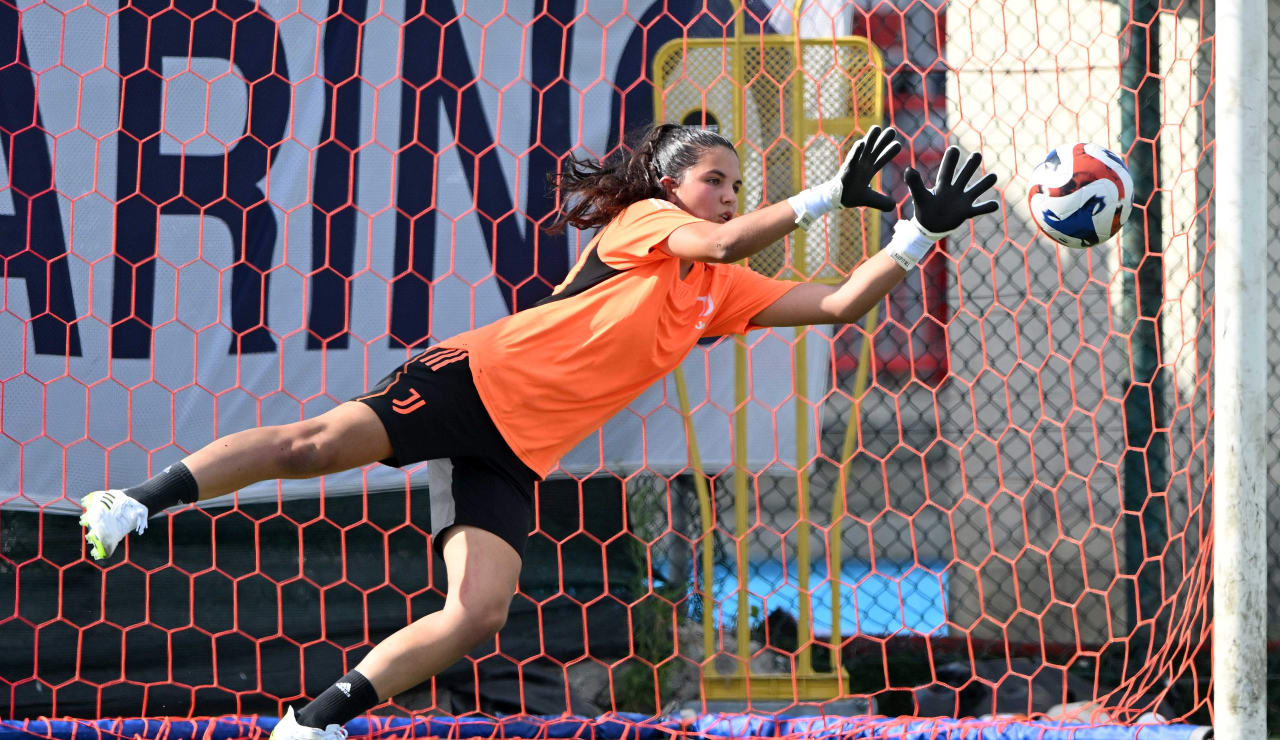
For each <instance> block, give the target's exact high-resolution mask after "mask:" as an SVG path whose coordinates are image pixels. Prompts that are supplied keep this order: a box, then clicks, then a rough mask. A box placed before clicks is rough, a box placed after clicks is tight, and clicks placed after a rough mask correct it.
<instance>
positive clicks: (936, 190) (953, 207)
mask: <svg viewBox="0 0 1280 740" xmlns="http://www.w3.org/2000/svg"><path fill="white" fill-rule="evenodd" d="M959 160H960V150H959V149H957V148H956V147H954V146H951V147H947V151H946V152H945V153H944V154H943V155H942V164H941V165H940V166H939V167H938V179H937V181H936V182H935V183H934V185H933V188H926V187H925V184H924V180H922V179H920V173H919V172H917V171H916V170H915V168H914V167H908V168H907V171H906V172H905V173H903V179H904V180H906V181H907V187H908V188H910V189H911V202H912V204H913V205H914V206H915V215H914V217H913V218H912V219H911V220H912V221H914V222H915V224H916V226H918V227H920V231H921V233H923V234H924V235H926V236H928V237H931V238H932V239H933V240H934V241H937V240H939V239H942V238H944V237H946V236H947V235H949V234H950V233H951V232H953V231H955V230H956V229H958V228H960V227H961V226H964V224H965V222H966V221H968V220H969V219H971V218H973V217H975V216H981V215H982V214H984V213H992V212H994V211H996V210H998V209H999V208H1000V204H999V203H997V202H996V201H994V200H988V201H985V202H983V203H975V202H974V201H976V200H977V199H978V198H979V197H980V196H982V194H983V193H985V192H987V191H988V190H990V189H991V186H992V185H995V184H996V175H995V173H994V172H990V173H987V176H986V177H983V178H982V179H981V180H978V181H977V182H975V183H974V184H973V187H968V185H969V180H970V179H972V178H973V176H974V174H976V173H977V172H978V167H980V166H981V165H982V155H981V154H979V153H977V152H974V153H972V154H970V155H969V158H968V159H967V160H965V163H964V167H962V168H961V169H960V174H959V175H958V176H957V175H956V163H957V162H958V161H959Z"/></svg>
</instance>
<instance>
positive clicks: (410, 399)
mask: <svg viewBox="0 0 1280 740" xmlns="http://www.w3.org/2000/svg"><path fill="white" fill-rule="evenodd" d="M391 405H392V407H394V408H395V410H396V413H397V414H412V413H413V412H415V411H417V410H418V409H420V408H422V407H423V406H426V405H427V402H426V401H424V400H422V396H419V395H418V391H417V389H416V388H414V389H410V391H409V395H408V396H406V397H404V398H393V399H391Z"/></svg>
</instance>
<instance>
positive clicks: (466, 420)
mask: <svg viewBox="0 0 1280 740" xmlns="http://www.w3.org/2000/svg"><path fill="white" fill-rule="evenodd" d="M896 136H897V133H896V132H895V131H894V130H893V129H892V128H887V129H881V128H880V127H878V126H876V127H872V128H871V129H870V130H869V131H868V132H867V134H866V135H865V136H864V137H863V138H862V139H861V140H860V141H858V142H857V143H855V144H854V146H853V148H852V150H851V151H850V152H849V155H848V156H847V157H846V159H845V160H844V162H843V164H842V165H841V167H840V169H839V171H838V172H837V173H836V176H835V177H834V178H833V179H831V180H830V181H828V182H825V183H822V184H820V185H817V186H816V187H813V188H810V189H808V190H804V191H802V192H800V193H799V194H797V195H795V196H793V197H791V198H790V199H788V200H786V201H782V202H779V203H775V204H773V205H769V206H766V207H764V208H760V209H759V210H756V211H753V212H751V213H747V214H744V215H741V216H738V215H737V210H738V191H739V189H740V188H741V186H742V182H741V177H740V165H739V161H738V155H737V153H736V152H735V150H734V148H733V145H732V144H731V143H730V142H729V141H728V140H727V139H725V138H724V137H722V136H720V135H719V134H717V133H714V132H711V131H707V130H704V129H700V128H693V127H686V126H677V125H671V124H664V125H659V126H654V127H652V128H650V129H649V130H648V131H647V132H646V133H645V135H644V136H643V138H641V139H640V141H639V142H638V143H637V145H636V146H635V147H634V148H633V149H631V150H630V151H629V152H626V153H623V154H622V155H621V156H618V157H616V158H611V159H607V160H604V161H594V160H579V159H576V158H573V157H570V158H569V159H568V160H567V161H566V163H565V169H564V170H562V171H561V172H560V173H559V175H558V176H557V180H556V189H557V191H558V196H559V201H558V202H559V203H560V213H559V216H558V218H557V220H556V221H555V223H554V224H553V228H561V229H562V228H564V226H565V225H566V224H567V225H572V226H574V227H576V228H579V229H591V228H599V231H598V233H597V234H596V235H595V238H594V239H592V241H591V242H590V243H589V244H588V246H587V248H586V249H585V250H584V251H583V252H582V255H581V257H580V258H579V259H578V261H577V263H576V264H575V265H574V267H573V269H572V270H570V272H569V275H568V276H567V277H566V278H565V280H564V282H562V283H561V284H560V285H559V286H558V287H556V289H555V290H554V291H553V292H552V294H551V295H550V296H548V297H547V298H546V299H544V300H543V301H541V302H539V303H538V304H536V305H534V306H532V307H530V308H528V309H526V310H522V311H519V312H518V313H515V314H512V315H510V316H507V317H505V318H502V319H500V320H498V321H495V322H494V323H492V324H489V325H488V326H484V327H481V328H478V329H475V330H473V331H469V332H466V333H463V334H460V335H458V336H455V337H453V338H451V339H447V340H445V341H442V342H440V343H439V344H437V345H435V346H433V347H431V348H430V349H428V350H426V351H425V352H423V353H421V354H419V355H417V356H416V357H414V358H412V359H410V360H409V361H408V362H406V363H404V364H403V365H401V366H400V367H398V368H396V369H395V370H393V371H392V372H391V373H390V374H388V375H387V376H386V377H385V378H383V379H382V381H381V382H380V383H378V385H377V386H376V387H374V388H373V389H372V390H370V391H369V392H368V393H366V394H365V395H361V396H358V397H356V398H354V399H352V400H351V401H348V402H346V403H342V404H339V405H338V406H337V407H335V408H334V409H332V410H330V411H328V412H326V413H323V414H320V415H319V416H316V417H315V418H311V419H306V420H303V421H299V422H295V423H292V424H285V425H281V426H269V427H261V428H257V429H248V430H245V431H241V432H236V433H234V434H231V435H228V436H226V437H222V438H220V439H217V440H215V441H214V442H212V443H210V444H209V445H207V446H205V447H204V448H202V449H200V450H197V451H196V452H194V453H192V454H191V455H188V456H187V457H185V458H183V459H182V461H180V462H177V463H174V464H173V465H171V466H169V467H168V468H166V469H165V470H164V471H163V472H161V473H160V474H159V475H157V476H155V477H153V478H151V479H150V480H147V481H145V482H143V483H141V484H140V485H137V486H134V487H132V488H126V489H123V490H108V491H94V492H92V493H90V494H88V495H87V496H85V497H84V498H83V499H82V501H81V504H82V505H83V507H84V509H85V512H84V514H83V516H82V517H81V520H80V521H81V524H82V525H83V526H85V527H87V530H88V531H87V532H86V534H85V537H86V539H87V540H88V542H89V544H90V545H91V548H92V555H93V557H94V558H97V559H103V558H107V557H110V556H111V554H112V553H113V552H114V551H115V550H116V548H117V546H118V545H119V544H120V542H121V541H122V540H123V539H124V537H125V536H126V535H127V534H128V533H129V532H131V531H132V532H136V533H138V534H141V533H142V532H143V530H144V529H145V528H146V526H147V519H148V517H150V516H154V515H155V514H157V513H159V512H161V511H164V510H165V509H167V508H169V507H171V506H175V505H178V504H182V503H191V502H194V501H196V500H199V499H208V498H213V497H215V496H221V495H224V494H227V493H231V492H233V491H236V490H238V489H240V488H243V487H245V486H248V485H250V484H252V483H256V482H258V481H263V480H271V479H279V478H308V477H313V476H321V475H327V474H329V473H334V472H338V471H341V470H346V469H349V468H355V467H359V466H362V465H368V464H370V463H374V462H382V463H384V464H386V465H392V466H402V465H408V464H411V463H417V462H421V461H424V460H429V461H430V464H429V465H428V483H429V495H430V498H431V528H432V542H433V546H434V547H435V548H436V550H437V551H438V552H439V553H440V555H441V557H443V559H444V562H445V566H446V569H447V573H448V587H447V588H448V590H447V593H446V596H445V603H444V606H443V608H442V609H441V610H440V611H437V612H435V613H432V614H428V615H427V616H425V617H422V618H421V619H419V620H417V621H415V622H413V623H411V624H409V625H407V626H406V627H404V628H402V629H401V630H399V631H398V632H396V633H394V634H392V635H391V636H390V637H388V638H387V639H385V640H383V641H382V642H381V643H379V644H378V645H376V646H375V647H374V648H373V649H372V650H371V651H370V652H369V653H368V654H367V655H366V656H365V657H364V659H363V660H361V661H360V663H359V665H357V666H356V667H355V669H354V670H352V671H351V672H349V673H347V674H346V675H345V676H343V677H341V678H340V679H338V681H336V682H335V683H334V684H333V685H332V686H331V687H329V688H328V689H326V690H325V691H323V692H322V693H321V694H320V695H319V696H317V697H316V698H315V699H314V700H312V701H311V702H310V703H308V704H307V705H306V706H303V707H302V708H301V709H300V710H299V711H298V712H297V713H296V714H295V713H294V711H293V708H292V707H290V708H289V710H288V712H287V713H286V715H285V717H284V718H283V719H282V720H281V721H280V723H279V725H278V726H277V727H276V729H275V731H274V732H273V737H275V738H276V739H277V740H294V739H295V738H297V739H303V738H306V739H308V740H336V739H337V738H340V737H343V736H344V735H345V733H344V731H343V730H342V727H341V726H342V725H343V724H344V723H346V722H347V721H348V720H350V719H352V718H353V717H355V716H357V715H359V714H362V713H364V712H366V711H368V710H369V709H371V708H372V707H374V706H375V705H377V704H379V703H381V702H383V701H386V700H387V699H389V698H390V697H392V696H394V695H396V694H398V693H400V692H403V691H405V690H407V689H409V688H412V687H413V686H416V685H417V684H419V683H422V682H423V681H425V680H426V679H428V678H430V677H431V676H434V675H435V674H437V673H439V672H440V671H442V670H443V669H445V668H447V667H448V666H449V665H451V664H452V663H454V662H455V661H457V660H459V659H460V658H462V657H463V656H464V655H466V654H467V653H468V652H469V651H470V650H471V649H472V648H473V647H475V646H476V645H478V644H480V643H482V642H484V641H486V640H488V639H490V638H491V637H492V636H493V635H494V634H496V633H497V632H498V630H499V629H500V628H501V627H502V625H503V624H504V623H505V621H506V617H507V610H508V607H509V605H510V603H511V599H512V597H513V595H514V593H515V590H516V583H517V579H518V576H519V574H520V567H521V557H522V553H523V549H524V543H525V540H526V538H527V537H528V533H529V531H530V528H531V523H532V517H533V493H534V485H535V483H536V481H537V480H539V479H540V478H541V477H542V476H544V475H546V474H547V472H548V471H550V470H551V469H552V468H553V467H554V466H555V465H556V463H557V462H558V460H559V459H560V457H561V456H562V455H563V454H565V453H566V452H568V451H569V450H570V449H571V448H572V447H573V446H574V445H576V444H577V443H578V442H579V441H580V440H582V439H583V438H584V437H586V436H587V435H589V434H591V433H592V432H593V431H595V430H596V429H598V428H599V427H600V426H601V425H603V424H604V422H605V421H607V420H608V419H609V418H610V417H611V416H613V415H614V414H615V413H617V412H618V411H620V410H622V409H623V408H624V407H626V406H627V404H628V403H630V402H631V401H632V400H633V399H635V398H636V397H637V396H639V395H640V394H641V393H642V392H643V391H644V390H645V389H646V388H648V387H649V386H650V385H652V384H653V383H654V382H655V381H657V380H659V379H660V378H662V377H663V376H665V375H666V374H667V373H669V372H670V371H671V370H673V369H674V368H675V367H676V366H677V365H678V364H679V363H680V362H681V361H682V360H683V359H684V357H685V356H686V355H687V354H688V353H689V351H690V350H692V349H693V347H694V346H695V345H696V344H697V342H698V340H699V339H701V338H702V337H705V336H720V335H725V334H737V333H744V332H747V331H749V330H751V329H754V328H757V327H767V326H803V325H808V324H832V323H850V322H853V321H856V320H857V319H858V318H860V317H861V316H862V315H863V314H864V313H866V311H867V310H868V309H870V308H871V307H872V306H873V305H875V304H877V303H878V302H879V301H880V300H882V299H883V298H884V296H885V295H886V294H887V293H888V292H889V290H890V289H892V288H893V287H894V286H895V285H897V284H898V283H899V282H901V281H902V279H903V278H904V276H906V275H907V274H908V272H909V271H910V270H911V269H912V268H913V267H914V266H915V265H916V263H917V262H918V261H919V260H921V259H922V258H923V257H924V256H925V254H926V253H927V252H928V251H929V249H930V248H931V247H932V245H933V244H934V242H936V241H937V240H939V239H941V238H943V237H944V236H946V235H947V234H949V233H951V232H953V231H955V230H957V229H959V228H961V227H963V226H965V224H966V223H967V222H968V220H969V219H971V218H973V217H974V216H977V215H979V214H984V213H991V212H993V211H995V210H997V208H998V204H997V203H996V202H995V201H987V202H983V203H977V202H976V201H977V199H978V198H979V197H980V196H981V195H982V194H983V193H985V192H986V191H987V190H988V189H990V188H991V186H992V185H993V184H994V183H995V180H996V176H995V175H994V174H988V175H986V176H985V177H983V178H981V179H979V180H978V181H977V182H976V183H974V184H973V185H972V187H970V186H969V181H970V180H971V179H972V178H973V177H974V175H975V174H976V173H977V171H978V168H979V166H980V164H981V156H980V155H979V154H976V153H974V154H971V155H969V157H968V159H967V161H966V162H965V163H964V165H963V166H962V167H960V168H959V172H958V173H957V165H958V163H959V157H960V153H959V151H958V150H957V149H956V148H954V147H952V148H949V149H948V150H947V151H946V153H945V154H944V155H943V158H942V163H941V165H940V167H939V170H938V177H937V182H936V184H935V185H934V187H933V188H932V189H928V188H926V186H925V184H924V183H923V182H922V180H921V178H920V175H919V174H918V173H917V172H916V171H915V170H914V169H910V168H908V169H907V171H906V175H905V177H906V182H907V185H908V187H909V188H910V190H911V199H912V202H913V206H914V217H913V218H912V219H910V220H902V221H899V222H898V223H897V225H896V227H895V229H894V233H893V238H892V239H891V240H890V241H889V244H888V245H887V246H886V247H885V248H884V249H882V250H881V251H880V252H879V253H877V254H875V255H874V256H872V257H871V258H870V259H867V260H866V261H865V262H863V263H862V264H861V265H860V266H859V267H858V268H857V269H855V270H854V271H853V273H852V274H851V275H850V276H849V278H848V279H847V280H846V281H845V282H844V283H843V284H840V285H827V284H819V283H795V282H791V281H781V280H773V279H770V278H766V277H763V276H761V275H758V274H756V273H755V272H753V271H751V270H750V269H748V268H746V267H741V266H738V265H734V264H732V263H734V262H737V261H739V260H742V259H743V258H746V257H750V256H751V255H753V254H755V253H757V252H759V251H760V250H762V249H764V248H765V247H767V246H769V245H770V244H773V243H774V242H776V241H778V240H779V239H781V238H782V237H784V236H786V235H787V234H788V233H790V232H791V231H792V230H794V229H795V228H797V226H806V225H808V224H810V223H812V222H813V221H814V220H816V219H818V218H821V217H822V216H824V215H825V214H828V213H831V212H833V211H836V210H838V209H841V208H858V207H871V208H875V209H877V210H880V211H890V210H892V209H893V208H894V205H895V203H894V201H893V200H892V199H891V198H890V197H889V196H888V195H886V194H884V193H881V192H878V191H877V190H875V189H874V187H873V182H874V180H875V177H876V175H877V174H878V173H879V172H880V170H881V169H882V168H883V167H884V166H885V165H886V164H888V163H889V161H890V160H891V159H893V157H894V156H895V155H896V154H897V153H898V152H899V150H900V149H901V144H900V143H898V142H897V141H896V140H895V139H896Z"/></svg>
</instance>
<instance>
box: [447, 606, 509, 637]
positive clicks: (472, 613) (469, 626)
mask: <svg viewBox="0 0 1280 740" xmlns="http://www.w3.org/2000/svg"><path fill="white" fill-rule="evenodd" d="M510 607H511V602H510V600H506V601H503V600H501V599H496V600H486V601H483V602H481V601H474V602H471V603H467V604H461V603H459V604H456V605H455V607H454V614H453V616H454V620H455V624H458V625H460V628H461V630H462V632H463V633H465V639H466V640H467V641H468V642H470V643H472V644H479V643H482V642H484V641H485V640H488V639H491V638H492V637H493V636H494V635H496V634H498V632H499V631H500V630H501V629H502V628H503V626H504V625H506V623H507V611H508V610H509V609H510Z"/></svg>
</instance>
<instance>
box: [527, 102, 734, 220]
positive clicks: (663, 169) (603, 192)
mask: <svg viewBox="0 0 1280 740" xmlns="http://www.w3.org/2000/svg"><path fill="white" fill-rule="evenodd" d="M718 146H722V147H725V148H726V149H728V150H730V151H736V150H735V149H734V148H733V143H732V142H730V141H729V140H728V139H726V138H725V137H723V136H721V135H720V134H718V133H716V132H714V131H711V130H708V129H705V128H700V127H697V126H681V125H679V124H675V123H663V124H660V125H657V126H653V127H651V128H649V129H647V130H646V131H645V132H644V134H643V135H642V136H641V137H640V138H639V140H638V141H636V143H635V144H634V145H633V146H631V147H624V148H623V149H622V150H620V151H619V152H618V153H617V154H615V155H614V156H611V157H606V158H605V159H603V160H600V161H596V160H594V159H578V158H577V157H575V156H573V155H572V154H570V155H568V156H567V157H565V161H564V169H562V170H560V171H559V172H557V173H556V174H554V175H552V176H551V178H550V179H551V184H552V186H553V187H554V188H555V191H556V193H555V194H556V196H557V201H558V208H557V215H556V218H555V220H554V221H552V222H551V224H550V225H549V226H548V227H547V231H549V232H552V233H556V232H560V231H564V227H565V226H566V225H568V226H573V227H575V228H578V229H589V228H593V227H596V226H603V225H604V224H607V223H609V221H611V220H613V217H614V216H616V215H618V214H619V213H620V212H621V211H622V209H624V208H626V207H627V206H629V205H631V204H632V203H635V202H637V201H641V200H644V199H645V198H662V197H665V196H666V192H665V191H664V190H663V189H662V183H661V182H660V181H661V179H662V178H663V177H674V178H675V179H676V180H679V179H680V178H681V177H683V175H684V172H685V170H687V169H689V168H690V167H692V166H693V165H695V164H697V163H698V160H699V159H700V158H701V157H702V155H703V153H704V152H706V151H707V150H708V149H712V148H714V147H718Z"/></svg>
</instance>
